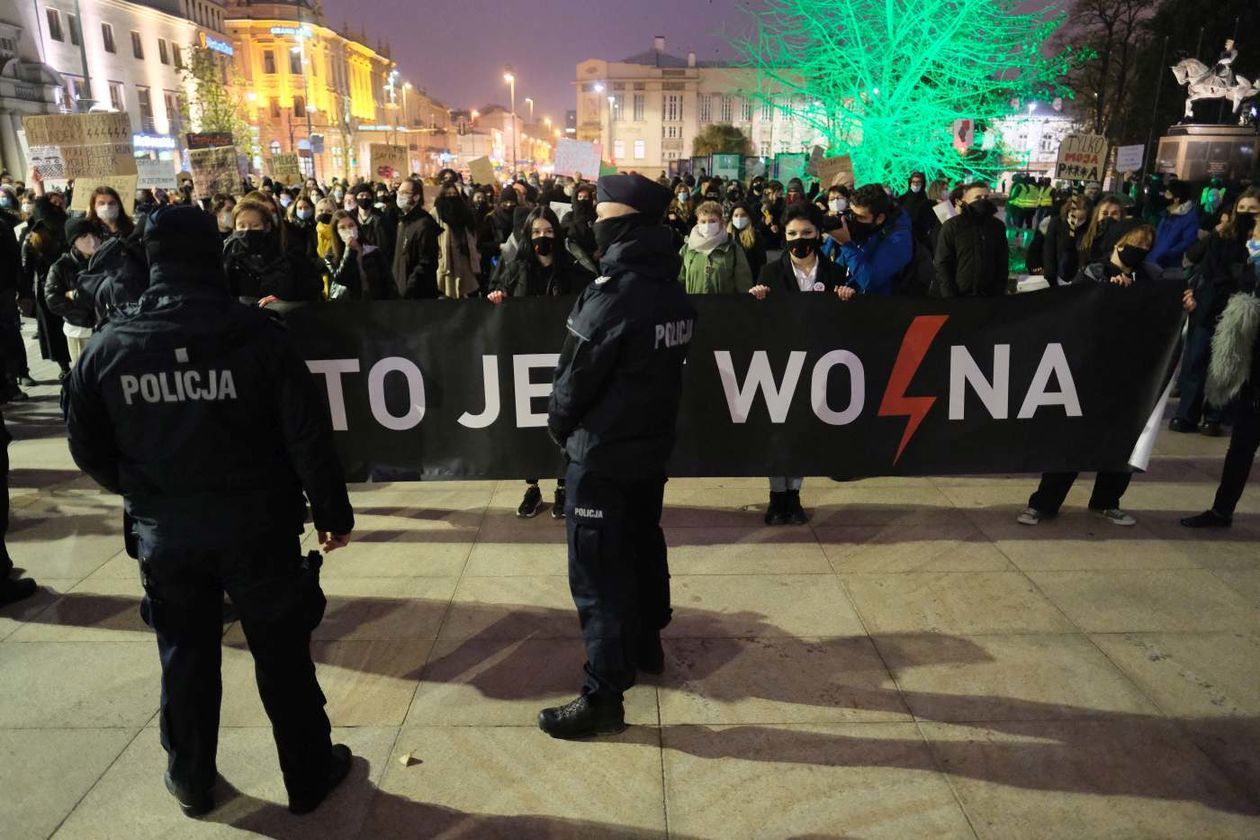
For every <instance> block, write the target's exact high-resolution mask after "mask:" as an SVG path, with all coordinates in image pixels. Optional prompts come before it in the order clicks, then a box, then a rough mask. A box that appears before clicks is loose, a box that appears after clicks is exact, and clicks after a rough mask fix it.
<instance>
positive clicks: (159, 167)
mask: <svg viewBox="0 0 1260 840" xmlns="http://www.w3.org/2000/svg"><path fill="white" fill-rule="evenodd" d="M136 175H137V177H136V189H138V190H175V189H179V181H178V180H177V179H176V177H175V161H173V160H149V159H147V158H139V159H137V160H136Z"/></svg>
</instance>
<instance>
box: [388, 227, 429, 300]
mask: <svg viewBox="0 0 1260 840" xmlns="http://www.w3.org/2000/svg"><path fill="white" fill-rule="evenodd" d="M440 233H441V230H440V229H439V228H438V223H437V219H434V218H433V217H432V216H430V215H429V214H428V213H427V212H426V211H425V209H424V208H423V207H420V206H416V207H413V208H412V209H411V211H410V212H408V213H407V215H405V216H400V217H399V218H398V227H397V230H396V231H395V234H394V237H393V239H394V255H393V260H392V263H393V275H394V282H395V284H397V286H398V296H399V297H401V298H404V299H406V300H436V299H437V296H438V287H437V270H438V234H440Z"/></svg>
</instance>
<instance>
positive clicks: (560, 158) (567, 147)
mask: <svg viewBox="0 0 1260 840" xmlns="http://www.w3.org/2000/svg"><path fill="white" fill-rule="evenodd" d="M602 154H603V150H602V149H601V148H600V145H599V144H598V143H592V142H590V141H587V140H569V139H567V138H561V139H560V140H558V141H556V161H555V169H556V174H557V175H569V176H571V177H574V178H576V177H577V176H578V174H579V173H580V174H581V175H583V176H585V177H586V178H592V177H595V176H597V175H598V174H599V171H600V166H599V165H600V159H601V156H602Z"/></svg>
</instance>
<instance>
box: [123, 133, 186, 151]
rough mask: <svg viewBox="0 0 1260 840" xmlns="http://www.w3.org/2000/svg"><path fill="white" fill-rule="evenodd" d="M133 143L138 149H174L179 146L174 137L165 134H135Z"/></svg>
mask: <svg viewBox="0 0 1260 840" xmlns="http://www.w3.org/2000/svg"><path fill="white" fill-rule="evenodd" d="M131 145H132V146H134V147H135V148H137V149H158V150H173V149H177V148H179V144H178V143H176V142H175V138H174V137H167V136H165V135H163V134H133V135H131Z"/></svg>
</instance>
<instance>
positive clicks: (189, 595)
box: [140, 536, 332, 795]
mask: <svg viewBox="0 0 1260 840" xmlns="http://www.w3.org/2000/svg"><path fill="white" fill-rule="evenodd" d="M318 557H319V555H318V554H316V555H315V558H316V559H315V561H314V562H312V561H310V560H305V559H304V558H302V557H301V554H300V548H299V545H298V539H297V537H296V536H283V537H279V538H272V539H270V540H267V541H260V542H259V543H255V544H249V545H242V546H240V547H239V548H237V549H233V550H231V551H199V550H195V549H188V548H183V547H181V548H171V547H164V546H162V545H151V544H149V543H148V542H147V541H145V540H141V541H140V576H141V580H142V582H143V584H144V591H145V598H144V603H143V605H142V614H144V615H145V621H147V622H148V623H149V624H150V626H152V627H153V629H154V631H156V633H157V642H158V653H159V655H160V656H161V659H162V707H161V718H160V723H161V734H162V746H163V747H165V749H166V753H167V767H168V770H169V771H170V774H171V777H172V778H173V779H174V780H175V781H176V782H177V783H178V784H179V785H181V786H183V787H185V788H186V789H190V790H205V789H208V788H210V787H211V786H213V784H214V780H215V776H216V773H217V769H216V764H215V754H216V752H217V749H218V741H219V701H220V699H221V696H222V693H223V687H222V682H221V679H220V673H219V668H220V662H221V655H222V650H221V644H222V639H221V637H222V633H223V626H222V610H223V593H224V591H226V592H227V593H228V594H229V595H230V596H231V597H232V603H233V604H234V605H235V606H236V608H237V609H238V610H239V612H240V620H241V626H242V628H243V629H244V631H245V638H246V640H247V641H248V642H249V650H250V653H251V654H253V657H254V673H255V677H256V679H257V682H258V693H259V695H260V696H261V697H262V702H263V707H264V708H265V709H266V710H267V717H269V718H270V719H271V728H272V734H273V735H274V737H275V741H276V749H277V751H278V752H279V754H280V769H281V770H282V771H283V773H284V782H285V787H286V788H287V789H288V791H289V793H290V794H291V795H294V794H296V795H302V794H306V793H310V792H314V791H316V790H318V789H319V785H320V784H321V783H322V782H323V780H324V779H325V778H326V772H327V767H328V761H329V756H330V751H331V749H332V743H331V739H330V732H331V727H330V725H329V722H328V716H327V715H326V714H325V713H324V702H325V700H324V695H323V692H321V691H320V688H319V683H318V682H317V681H316V679H315V664H314V662H312V661H311V631H312V630H314V629H315V628H316V627H317V626H319V622H320V621H321V620H322V618H323V615H324V606H325V600H324V593H323V591H322V590H321V589H320V586H319V564H318Z"/></svg>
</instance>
